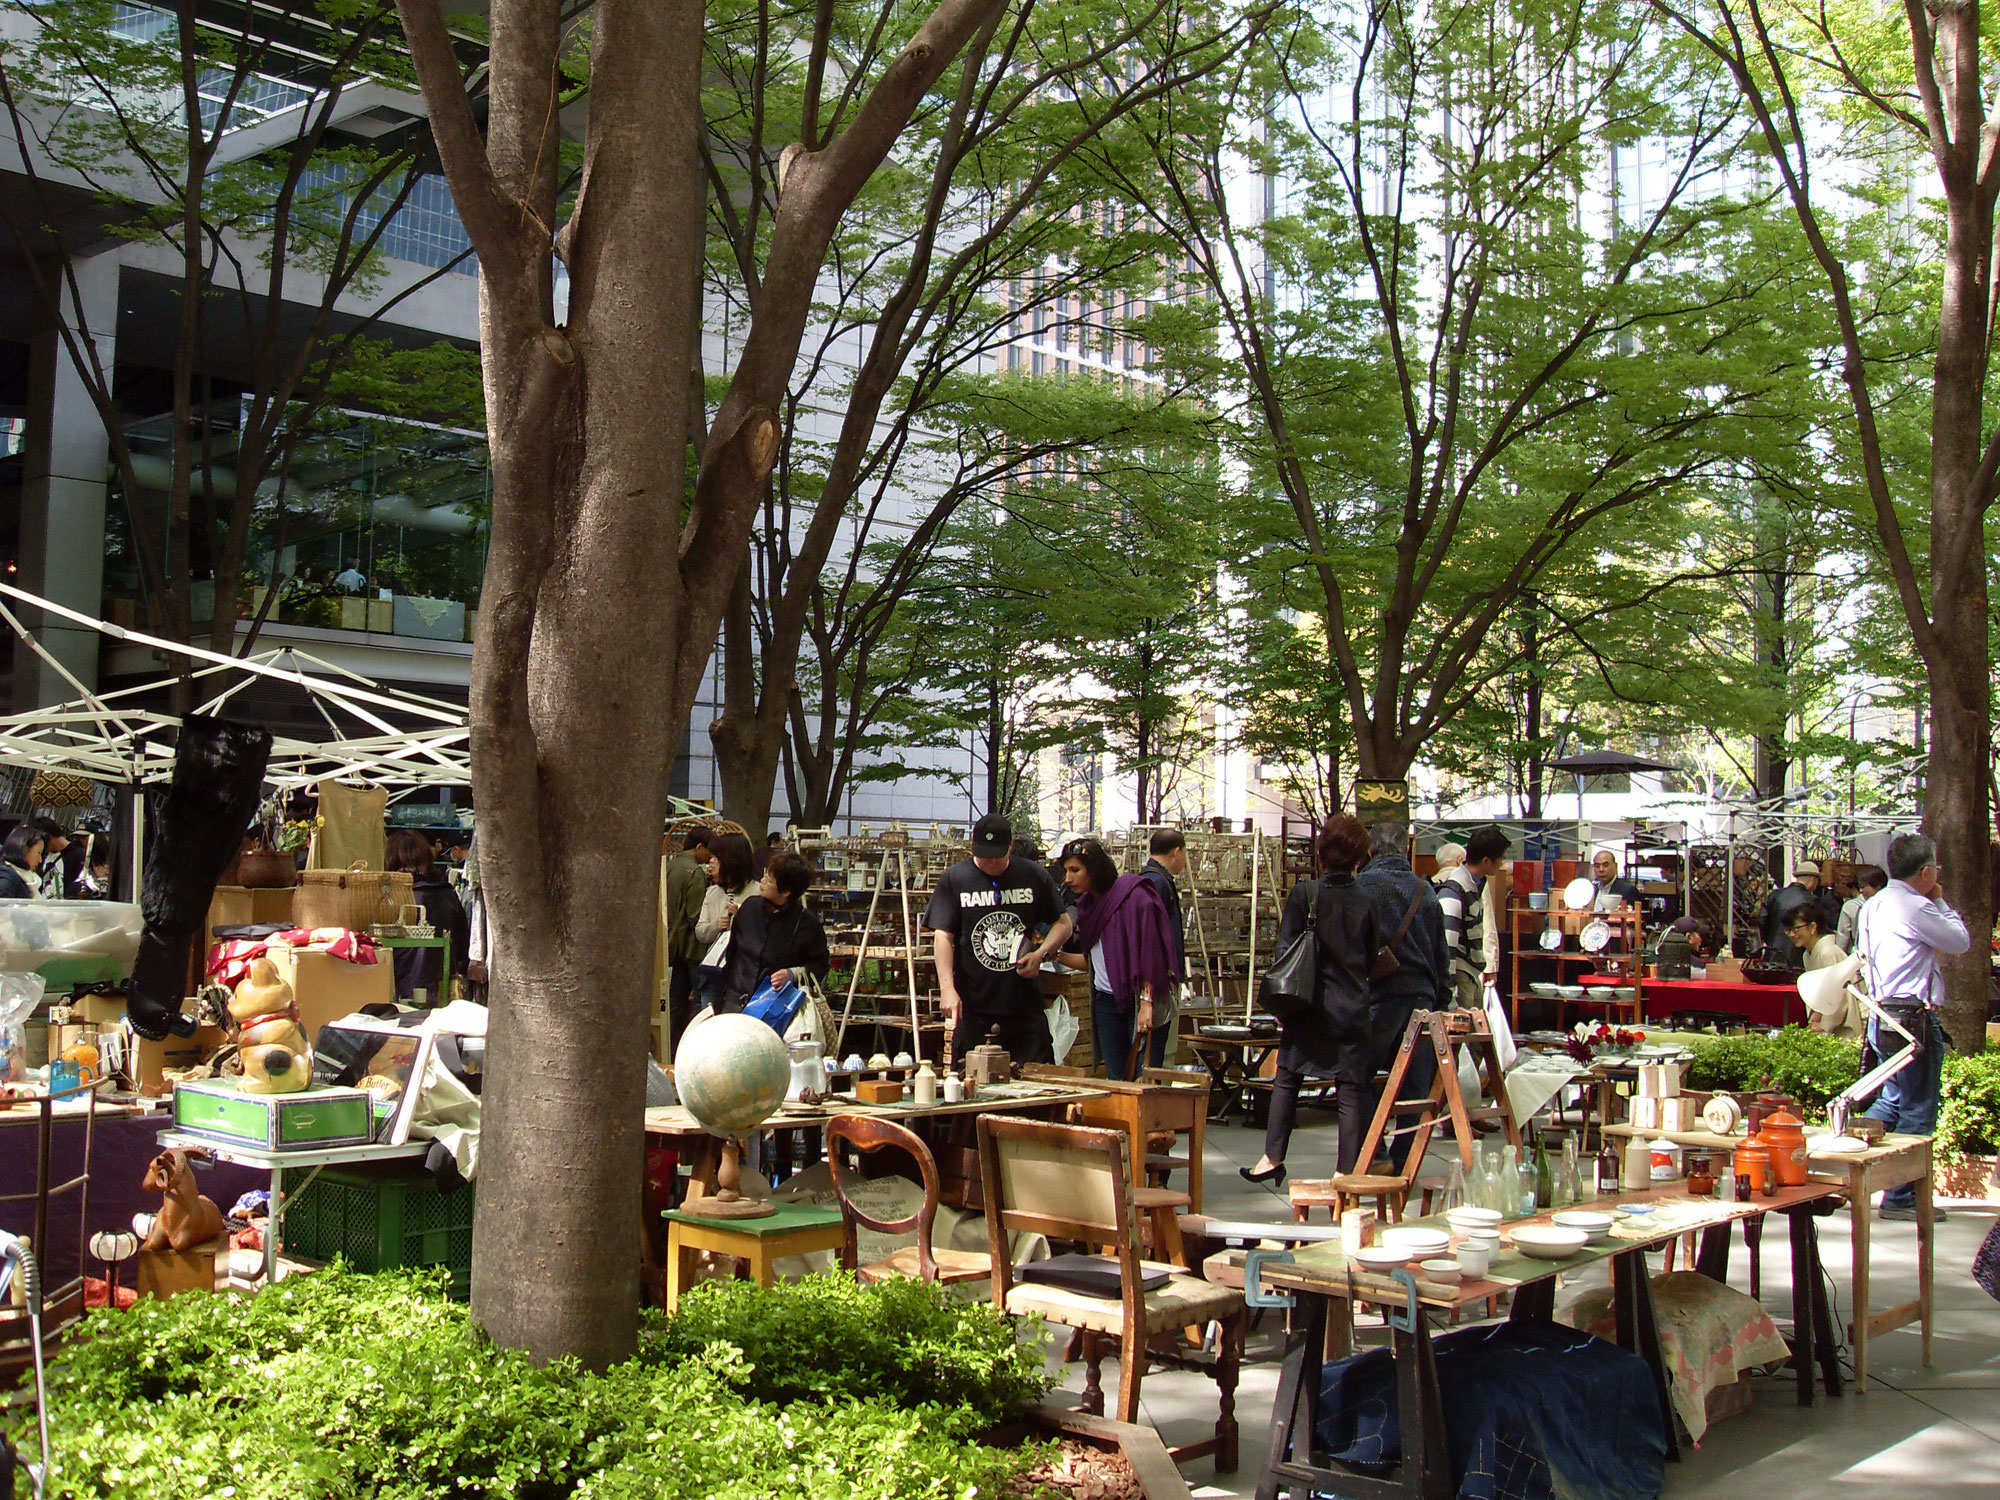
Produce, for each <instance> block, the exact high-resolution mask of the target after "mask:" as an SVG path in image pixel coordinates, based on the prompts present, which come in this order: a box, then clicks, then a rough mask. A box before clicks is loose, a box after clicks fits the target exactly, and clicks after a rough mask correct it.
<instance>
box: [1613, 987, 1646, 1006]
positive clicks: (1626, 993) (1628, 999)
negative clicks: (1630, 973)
mask: <svg viewBox="0 0 2000 1500" xmlns="http://www.w3.org/2000/svg"><path fill="white" fill-rule="evenodd" d="M1611 996H1612V998H1613V999H1615V1000H1622V1001H1624V1002H1625V1003H1626V1004H1628V1005H1629V1004H1631V1003H1632V1002H1633V1001H1634V1000H1637V999H1638V998H1639V991H1638V989H1637V987H1636V986H1633V985H1629V984H1620V985H1614V986H1612V989H1611Z"/></svg>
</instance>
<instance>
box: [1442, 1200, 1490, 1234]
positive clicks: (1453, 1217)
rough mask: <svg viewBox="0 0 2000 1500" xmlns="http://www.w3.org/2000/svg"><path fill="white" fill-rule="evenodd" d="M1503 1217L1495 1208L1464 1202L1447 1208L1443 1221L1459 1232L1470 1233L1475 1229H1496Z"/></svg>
mask: <svg viewBox="0 0 2000 1500" xmlns="http://www.w3.org/2000/svg"><path fill="white" fill-rule="evenodd" d="M1503 1217H1504V1215H1502V1214H1501V1212H1500V1210H1499V1209H1497V1208H1474V1207H1472V1205H1470V1204H1466V1205H1464V1206H1463V1207H1460V1208H1454V1209H1449V1210H1447V1211H1446V1213H1445V1216H1444V1221H1445V1223H1447V1224H1449V1225H1451V1227H1452V1228H1453V1229H1455V1230H1457V1231H1458V1232H1459V1233H1460V1234H1470V1233H1471V1232H1472V1231H1473V1230H1475V1229H1498V1228H1499V1227H1500V1220H1501V1219H1502V1218H1503Z"/></svg>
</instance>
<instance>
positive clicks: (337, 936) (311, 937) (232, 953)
mask: <svg viewBox="0 0 2000 1500" xmlns="http://www.w3.org/2000/svg"><path fill="white" fill-rule="evenodd" d="M271 948H311V949H312V950H313V951H314V952H316V953H325V954H327V955H328V956H330V957H333V958H338V959H342V960H344V961H346V962H347V963H351V964H372V963H374V962H376V948H375V939H373V938H371V937H369V936H368V934H367V933H365V932H351V931H349V930H348V929H347V928H345V927H316V928H314V929H313V930H312V931H311V932H308V931H306V930H305V929H304V928H303V927H290V928H287V929H285V930H284V931H283V932H274V933H271V934H270V935H268V936H266V937H259V938H231V939H230V940H228V941H227V942H221V943H216V944H214V945H213V946H211V947H210V948H209V950H208V966H207V970H206V972H207V976H208V979H209V981H210V982H211V983H213V984H219V985H221V986H222V987H223V988H224V989H230V990H233V989H235V988H236V986H237V985H238V984H239V983H240V982H241V981H242V979H243V976H244V975H245V974H248V973H249V972H250V964H251V961H252V960H253V959H255V958H256V957H257V956H258V955H260V954H262V953H264V952H266V951H267V950H269V949H271Z"/></svg>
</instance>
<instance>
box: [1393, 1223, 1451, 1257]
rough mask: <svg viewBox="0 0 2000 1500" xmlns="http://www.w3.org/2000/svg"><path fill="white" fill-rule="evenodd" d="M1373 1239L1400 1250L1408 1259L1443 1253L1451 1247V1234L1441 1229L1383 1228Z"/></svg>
mask: <svg viewBox="0 0 2000 1500" xmlns="http://www.w3.org/2000/svg"><path fill="white" fill-rule="evenodd" d="M1375 1241H1376V1243H1377V1244H1380V1245H1385V1246H1388V1247H1390V1248H1392V1249H1396V1250H1400V1251H1402V1252H1403V1254H1404V1255H1405V1256H1406V1257H1407V1258H1409V1259H1410V1260H1422V1259H1423V1258H1424V1257H1425V1256H1427V1255H1443V1254H1444V1253H1445V1252H1446V1251H1447V1250H1449V1249H1450V1248H1451V1236H1450V1235H1448V1234H1446V1233H1445V1232H1444V1231H1443V1230H1442V1229H1384V1230H1382V1231H1381V1232H1380V1233H1379V1234H1377V1235H1376V1236H1375Z"/></svg>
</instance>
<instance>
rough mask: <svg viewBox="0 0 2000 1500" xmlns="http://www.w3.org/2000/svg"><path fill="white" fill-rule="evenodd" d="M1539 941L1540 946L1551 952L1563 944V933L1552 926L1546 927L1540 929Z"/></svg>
mask: <svg viewBox="0 0 2000 1500" xmlns="http://www.w3.org/2000/svg"><path fill="white" fill-rule="evenodd" d="M1541 941H1542V946H1543V947H1544V948H1546V949H1548V950H1549V952H1551V953H1553V952H1555V951H1556V949H1558V948H1560V947H1561V946H1562V945H1563V935H1562V933H1561V932H1560V931H1559V930H1558V929H1556V928H1554V927H1546V928H1543V929H1542V939H1541Z"/></svg>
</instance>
